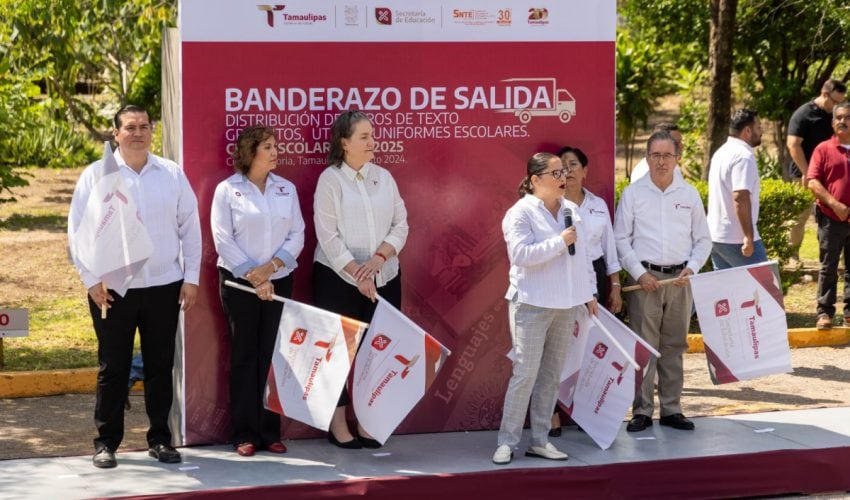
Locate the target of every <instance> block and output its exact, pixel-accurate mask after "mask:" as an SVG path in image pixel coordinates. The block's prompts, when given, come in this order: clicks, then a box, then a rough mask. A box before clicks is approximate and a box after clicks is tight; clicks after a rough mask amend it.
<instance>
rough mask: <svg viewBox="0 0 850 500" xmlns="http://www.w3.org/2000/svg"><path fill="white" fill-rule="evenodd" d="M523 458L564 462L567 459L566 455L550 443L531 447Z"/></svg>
mask: <svg viewBox="0 0 850 500" xmlns="http://www.w3.org/2000/svg"><path fill="white" fill-rule="evenodd" d="M525 456H527V457H534V458H545V459H547V460H566V459H567V458H569V456H568V455H567V454H566V453H564V452H563V451H561V450H559V449H558V448H555V447H554V446H552V443H546V445H545V446H531V447H529V448H528V451H526V452H525Z"/></svg>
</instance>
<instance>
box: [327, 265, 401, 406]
mask: <svg viewBox="0 0 850 500" xmlns="http://www.w3.org/2000/svg"><path fill="white" fill-rule="evenodd" d="M378 295H380V296H381V297H383V298H384V299H386V301H387V302H389V303H390V304H392V305H394V306H395V307H397V308H399V309H401V271H399V273H398V276H396V277H395V278H393V279H391V280H390V281H389V282H387V284H386V285H384V286H382V287H380V288H378ZM313 305H315V306H316V307H319V308H322V309H325V310H328V311H331V312H335V313H337V314H342V315H343V316H348V317H349V318H353V319H356V320H360V321H363V322H365V323H368V322H370V321H372V316H373V315H374V314H375V308H376V307H378V303H377V302H372V301H371V300H369V299H368V298H366V297H365V296H363V294H362V293H360V291H359V290H357V287H356V286H354V285H351V284H349V283H348V282H347V281H345V280H344V279H342V278H340V277H339V275H338V274H337V273H336V272H334V270H333V269H331V268H329V267H328V266H325V265H324V264H319V263H318V262H314V263H313ZM362 340H363V339H361V341H362ZM358 348H359V346H358ZM350 402H351V398H350V397H349V395H348V391H347V390H343V391H342V395H340V397H339V402H338V403H337V406H347V405H348V404H349V403H350Z"/></svg>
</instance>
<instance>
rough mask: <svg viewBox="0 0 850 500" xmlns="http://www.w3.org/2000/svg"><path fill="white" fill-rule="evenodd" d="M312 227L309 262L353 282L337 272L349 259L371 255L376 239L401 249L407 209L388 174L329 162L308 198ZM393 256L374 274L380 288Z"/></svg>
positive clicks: (391, 274)
mask: <svg viewBox="0 0 850 500" xmlns="http://www.w3.org/2000/svg"><path fill="white" fill-rule="evenodd" d="M313 218H314V222H315V226H316V238H317V240H318V245H316V255H315V259H314V260H315V261H316V262H318V263H320V264H323V265H325V266H327V267H330V268H331V269H333V270H334V271H336V273H337V274H338V275H339V276H340V277H341V278H342V279H344V280H345V281H347V282H348V283H350V284H352V285H356V283H355V282H354V280H353V279H352V278H351V277H350V276H348V275H347V273H345V272H343V268H344V267H345V266H346V265H347V264H348V263H349V262H351V261H352V260H353V261H355V262H357V263H363V262H366V261H367V260H369V259H370V258H372V256H373V255H375V252H376V251H377V250H378V247H379V246H380V245H381V243H382V242H386V243H388V244H390V245H392V247H393V248H395V251H396V254H398V253H400V252H401V249H402V248H403V247H404V244H405V242H406V241H407V232H408V226H407V209H405V207H404V201H403V200H402V199H401V195H400V194H399V192H398V186H397V185H396V183H395V180H394V179H393V177H392V175H391V174H390V172H389V171H388V170H386V169H384V168H381V167H379V166H377V165H375V164H374V163H366V164H365V165H363V167H362V168H361V169H360V171H359V172H358V171H356V170H354V169H352V168H351V167H349V166H348V165H347V164H345V163H343V164H342V166H341V167H340V168H337V167H334V166H330V167H327V168H326V169H325V171H324V172H322V175H320V176H319V182H318V184H317V185H316V194H315V196H314V198H313ZM398 268H399V266H398V257H397V255H395V256H392V257H389V258H388V259H387V261H386V262H384V265H383V266H382V267H381V270H380V272H379V273H378V274H377V275H376V276H375V284H376V285H377V286H378V287H382V286H384V285H385V284H386V283H387V282H389V281H390V280H392V279H393V278H395V277H396V276H398Z"/></svg>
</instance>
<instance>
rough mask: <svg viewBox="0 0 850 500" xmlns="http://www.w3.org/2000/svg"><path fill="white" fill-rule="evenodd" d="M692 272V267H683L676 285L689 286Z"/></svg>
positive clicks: (675, 282)
mask: <svg viewBox="0 0 850 500" xmlns="http://www.w3.org/2000/svg"><path fill="white" fill-rule="evenodd" d="M750 253H752V252H750ZM692 274H694V272H693V271H691V268H690V267H686V268H684V269H682V272H681V273H679V276H678V277H677V278H678V279H677V280H676V281H674V282H673V284H674V285H676V286H679V287H682V286H688V276H690V275H692Z"/></svg>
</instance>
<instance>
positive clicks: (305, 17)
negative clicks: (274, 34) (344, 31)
mask: <svg viewBox="0 0 850 500" xmlns="http://www.w3.org/2000/svg"><path fill="white" fill-rule="evenodd" d="M284 9H286V5H285V4H284V5H257V10H260V11H262V12H265V13H266V24H268V25H269V27H270V28H274V27H275V15H274V13H275V12H280V16H281V17H282V18H283V24H314V23H318V22H324V21H327V20H328V16H326V15H325V14H316V13H314V12H306V13H297V14H291V13H287V12H284Z"/></svg>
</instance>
